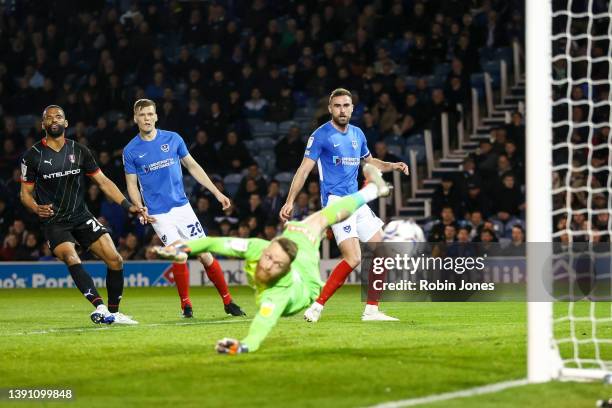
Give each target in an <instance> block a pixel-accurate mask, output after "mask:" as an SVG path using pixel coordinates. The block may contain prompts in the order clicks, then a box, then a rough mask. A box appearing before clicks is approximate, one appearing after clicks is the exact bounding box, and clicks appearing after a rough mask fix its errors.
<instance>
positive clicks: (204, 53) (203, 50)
mask: <svg viewBox="0 0 612 408" xmlns="http://www.w3.org/2000/svg"><path fill="white" fill-rule="evenodd" d="M193 54H194V57H195V59H197V60H198V61H200V63H201V64H203V63H205V62H206V60H207V59H208V57H209V56H210V49H209V48H208V47H207V46H206V45H203V46H201V47H198V49H196V50H195V52H194V53H193Z"/></svg>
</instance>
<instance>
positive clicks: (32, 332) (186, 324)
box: [0, 319, 253, 337]
mask: <svg viewBox="0 0 612 408" xmlns="http://www.w3.org/2000/svg"><path fill="white" fill-rule="evenodd" d="M251 320H253V319H241V320H212V321H209V322H176V323H150V324H135V325H114V326H115V327H116V326H121V327H125V328H128V327H130V328H138V327H163V326H200V325H207V324H233V323H243V322H250V321H251ZM112 326H113V325H108V326H107V325H104V326H103V327H83V328H79V329H44V330H33V331H28V332H14V333H0V337H11V336H33V335H37V334H56V333H81V332H89V331H101V330H113V329H112Z"/></svg>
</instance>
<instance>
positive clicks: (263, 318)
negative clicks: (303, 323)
mask: <svg viewBox="0 0 612 408" xmlns="http://www.w3.org/2000/svg"><path fill="white" fill-rule="evenodd" d="M289 300H290V292H289V291H288V290H286V289H283V288H270V289H266V290H265V291H264V292H262V298H261V303H260V306H259V310H258V311H257V314H256V315H255V318H254V319H253V322H252V323H251V326H250V327H249V333H248V335H247V336H246V337H245V338H244V339H243V340H242V341H241V343H242V344H244V345H246V346H247V347H248V349H249V352H253V351H257V349H259V346H260V345H261V343H262V342H263V341H264V339H265V338H266V337H267V336H268V334H269V333H270V331H272V329H273V328H274V326H276V323H277V322H278V319H279V318H280V317H281V315H282V314H283V311H284V310H285V308H286V307H287V304H288V303H289Z"/></svg>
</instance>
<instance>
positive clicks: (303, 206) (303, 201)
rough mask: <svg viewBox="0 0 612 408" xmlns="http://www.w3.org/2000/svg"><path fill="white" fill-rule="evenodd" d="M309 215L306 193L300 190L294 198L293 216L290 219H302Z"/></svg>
mask: <svg viewBox="0 0 612 408" xmlns="http://www.w3.org/2000/svg"><path fill="white" fill-rule="evenodd" d="M309 215H310V208H309V206H308V193H306V192H305V191H302V192H300V193H299V194H298V196H297V198H296V200H295V205H294V206H293V216H292V217H291V219H292V220H294V221H302V220H303V219H304V218H306V217H308V216H309Z"/></svg>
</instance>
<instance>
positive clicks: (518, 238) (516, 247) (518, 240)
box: [503, 225, 526, 257]
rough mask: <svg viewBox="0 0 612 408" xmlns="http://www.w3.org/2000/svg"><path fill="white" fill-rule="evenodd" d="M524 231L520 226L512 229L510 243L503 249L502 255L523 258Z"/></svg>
mask: <svg viewBox="0 0 612 408" xmlns="http://www.w3.org/2000/svg"><path fill="white" fill-rule="evenodd" d="M525 249H526V248H525V231H524V230H523V227H521V226H520V225H514V226H513V227H512V241H511V242H510V244H509V245H508V246H507V247H506V248H504V250H503V255H505V256H520V257H524V256H525Z"/></svg>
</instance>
